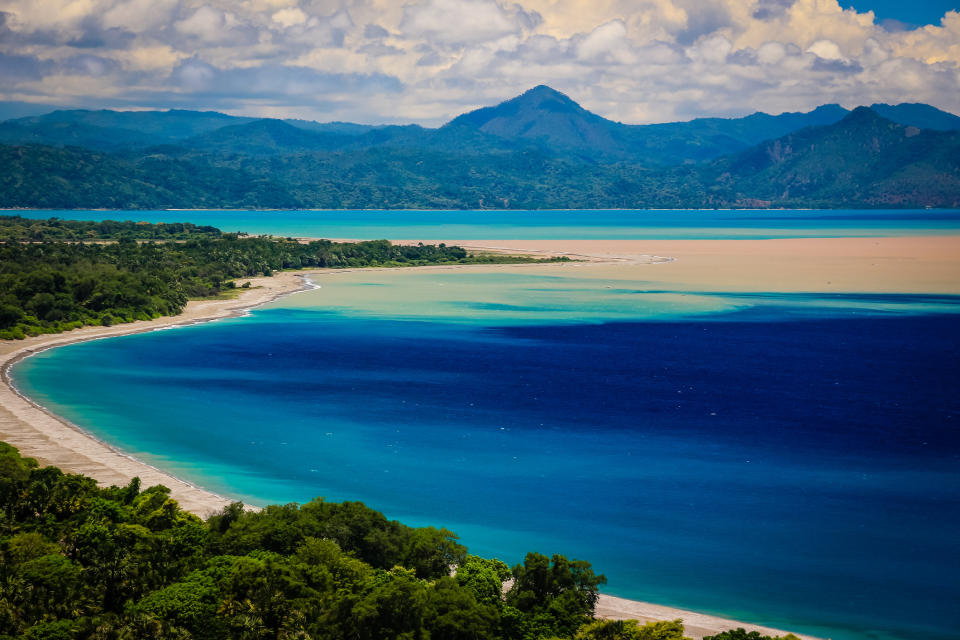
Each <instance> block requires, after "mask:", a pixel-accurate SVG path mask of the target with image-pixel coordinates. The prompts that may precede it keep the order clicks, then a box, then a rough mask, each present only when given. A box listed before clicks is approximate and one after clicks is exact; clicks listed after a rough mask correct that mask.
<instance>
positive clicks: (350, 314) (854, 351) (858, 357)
mask: <svg viewBox="0 0 960 640" xmlns="http://www.w3.org/2000/svg"><path fill="white" fill-rule="evenodd" d="M373 273H374V272H369V274H370V275H367V274H360V275H356V274H346V275H349V276H351V277H344V276H343V275H337V276H334V277H331V278H324V279H322V280H321V281H320V282H321V285H322V286H321V288H320V289H316V290H314V291H310V292H305V293H302V294H297V295H294V296H290V297H287V298H284V299H282V300H280V301H277V302H275V303H273V304H271V305H268V306H267V307H266V308H262V309H259V310H256V311H254V312H253V313H252V314H250V315H249V316H248V317H243V318H235V319H230V320H225V321H218V322H214V323H208V324H203V325H196V326H191V327H185V328H178V329H174V330H168V331H158V332H153V333H149V334H141V335H134V336H127V337H122V338H115V339H110V340H99V341H94V342H88V343H81V344H76V345H71V346H68V347H64V348H60V349H56V350H52V351H47V352H43V353H41V354H39V355H36V356H34V357H31V358H28V359H27V360H25V361H23V362H22V363H21V364H19V365H18V366H17V367H16V368H15V369H14V378H15V382H16V383H17V384H18V385H19V386H20V387H21V389H23V390H24V391H25V392H27V393H28V394H29V395H30V396H31V397H33V398H35V399H36V400H37V401H38V402H40V403H42V404H44V405H46V406H48V407H49V408H51V409H52V410H54V411H55V412H57V413H59V414H61V415H64V416H66V417H67V418H69V419H70V420H72V421H74V422H75V423H76V424H78V425H80V426H81V427H83V428H84V429H87V430H89V431H91V432H92V433H94V434H95V435H97V436H98V437H101V438H103V439H105V440H107V441H109V442H111V443H112V444H114V445H117V446H119V447H121V448H122V449H123V450H125V451H127V452H130V453H132V454H133V455H136V456H137V457H140V458H142V459H144V460H146V461H147V462H150V463H152V464H155V465H157V466H160V467H162V468H164V469H166V470H169V471H171V472H173V473H174V474H176V475H179V476H181V477H183V478H185V479H188V480H190V481H192V482H194V483H196V484H198V485H200V486H203V487H206V488H208V489H211V490H214V491H217V492H220V493H223V494H225V495H230V496H237V497H240V498H243V499H244V500H247V501H249V502H252V503H255V504H267V503H286V502H291V501H296V502H304V501H307V500H310V499H311V498H313V497H316V496H325V497H326V498H327V499H330V500H362V501H363V502H365V503H367V504H368V505H370V506H371V507H373V508H375V509H378V510H382V511H384V512H385V513H386V514H387V515H388V517H391V518H397V519H400V520H402V521H404V522H407V523H409V524H413V525H434V526H443V527H447V528H448V529H451V530H453V531H455V532H456V533H457V534H459V535H460V536H461V540H462V542H464V543H465V544H466V545H468V547H469V548H470V549H471V551H472V552H474V553H479V554H482V555H489V556H497V557H500V558H502V559H504V560H506V561H507V562H509V563H511V564H513V563H516V562H519V561H521V560H522V558H523V555H524V554H525V553H526V552H527V551H539V552H542V553H546V554H553V553H563V554H566V555H567V556H568V557H576V558H582V559H587V560H589V561H591V562H592V563H593V565H594V567H595V568H596V569H597V570H598V571H599V572H602V573H604V574H606V575H607V577H608V578H609V585H608V586H607V587H606V588H605V591H606V592H608V593H613V594H616V595H620V596H624V597H629V598H636V599H642V600H650V601H655V602H659V603H663V604H669V605H675V606H681V607H686V608H692V609H696V610H700V611H705V612H713V613H719V614H723V615H727V616H730V617H734V618H739V619H743V620H749V621H752V622H757V623H763V624H768V625H771V626H777V627H781V628H789V629H792V630H795V631H803V632H808V633H812V634H815V635H820V636H822V637H831V638H834V639H835V640H853V639H858V640H865V639H873V640H881V639H882V640H889V639H897V640H907V639H911V640H916V639H924V638H931V639H932V638H945V637H951V636H952V635H954V634H955V632H956V629H957V628H960V614H958V609H957V607H956V603H957V602H958V600H960V579H958V572H957V571H956V569H957V567H958V561H960V557H958V551H957V546H956V535H957V531H958V530H960V474H958V469H960V436H958V435H957V431H956V427H957V421H958V419H960V394H958V393H957V390H958V389H960V314H958V312H960V306H958V302H960V300H958V298H957V297H953V296H923V295H844V294H829V295H828V294H812V293H804V294H781V293H762V292H760V293H754V294H744V293H737V294H723V293H710V294H703V293H696V292H682V291H659V290H658V291H653V290H647V289H644V288H643V287H639V286H638V287H630V286H626V285H623V286H611V287H609V288H607V287H603V288H602V289H598V287H597V284H596V282H594V281H588V280H585V279H580V278H578V277H576V275H575V274H571V275H570V276H565V277H556V276H555V275H548V274H546V273H543V274H539V273H534V272H529V271H528V272H523V273H519V272H503V273H496V274H494V273H484V272H478V273H472V272H469V271H460V272H456V273H452V272H437V271H401V272H391V273H389V274H383V273H380V274H378V275H373Z"/></svg>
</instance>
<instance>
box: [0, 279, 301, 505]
mask: <svg viewBox="0 0 960 640" xmlns="http://www.w3.org/2000/svg"><path fill="white" fill-rule="evenodd" d="M249 280H250V282H251V288H250V289H249V290H244V291H242V292H241V293H240V295H239V296H238V297H237V298H236V299H232V300H202V301H190V302H188V303H187V306H186V309H185V310H184V312H183V313H182V314H180V315H178V316H171V317H165V318H158V319H156V320H150V321H138V322H132V323H129V324H121V325H114V326H112V327H82V328H80V329H75V330H73V331H70V332H68V333H61V334H56V335H43V336H36V337H32V338H27V339H26V340H16V341H9V340H0V373H2V378H3V384H2V385H0V440H2V441H4V442H8V443H10V444H12V445H13V446H15V447H17V448H18V449H19V450H20V453H21V454H22V455H24V456H29V457H32V458H36V459H37V460H38V461H39V462H40V463H41V464H47V465H53V466H56V467H59V468H60V469H63V470H64V471H70V472H73V473H82V474H84V475H87V476H90V477H92V478H96V480H97V481H98V482H99V483H100V484H101V485H104V486H109V485H125V484H127V483H128V482H130V479H131V478H133V477H135V476H139V477H140V480H141V483H142V486H144V487H149V486H153V485H157V484H162V485H164V486H167V487H169V488H170V494H171V496H172V497H173V498H175V499H176V500H177V501H178V502H179V503H180V505H181V506H183V508H185V509H187V510H189V511H192V512H193V513H195V514H197V515H199V516H201V517H203V516H207V515H209V514H211V513H213V512H215V511H218V510H219V509H221V508H222V507H223V506H224V505H227V504H229V503H230V502H231V500H230V499H229V498H227V497H224V496H218V495H216V494H214V493H211V492H209V491H205V490H203V489H200V488H198V487H195V486H193V485H191V484H188V483H186V482H183V481H182V480H179V479H178V478H175V477H173V476H171V475H169V474H167V473H164V472H163V471H161V470H159V469H156V468H154V467H151V466H149V465H147V464H144V463H143V462H140V461H139V460H136V459H134V458H131V457H129V456H127V455H124V454H122V453H120V452H119V451H117V450H116V449H114V448H113V447H111V446H109V445H107V444H106V443H104V442H101V441H100V440H97V439H96V438H94V437H92V436H91V435H89V434H87V433H85V432H83V431H81V430H80V429H79V428H77V427H75V426H74V425H72V424H70V423H69V422H67V421H65V420H63V419H61V418H60V417H58V416H56V415H54V414H52V413H50V412H48V411H46V410H45V409H43V408H42V407H40V406H38V405H36V404H34V403H32V402H30V401H29V400H28V399H26V398H24V397H23V396H21V395H20V394H18V393H17V392H16V390H15V389H14V388H13V387H11V385H10V379H9V376H8V369H9V368H10V366H11V365H12V364H14V363H15V362H17V361H18V360H20V359H21V358H24V357H29V356H30V355H31V354H33V353H36V352H38V351H42V350H44V349H49V348H52V347H58V346H63V345H66V344H70V343H73V342H81V341H85V340H97V339H100V338H108V337H113V336H121V335H126V334H130V333H140V332H144V331H154V330H157V329H163V328H166V327H173V326H178V325H186V324H193V323H196V322H204V321H208V320H215V319H218V318H225V317H230V316H235V315H238V314H241V313H243V312H245V311H246V310H248V309H250V308H251V307H255V306H258V305H261V304H263V303H265V302H269V301H271V300H274V299H276V298H278V297H280V296H282V295H285V294H288V293H293V292H294V291H298V290H300V289H302V288H304V281H303V278H302V277H299V275H297V274H294V273H279V274H277V275H275V276H273V277H272V278H249Z"/></svg>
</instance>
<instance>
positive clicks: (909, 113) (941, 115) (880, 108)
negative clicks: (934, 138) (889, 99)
mask: <svg viewBox="0 0 960 640" xmlns="http://www.w3.org/2000/svg"><path fill="white" fill-rule="evenodd" d="M870 109H872V110H873V111H875V112H876V113H877V114H879V115H881V116H883V117H884V118H886V119H887V120H891V121H893V122H896V123H897V124H902V125H906V126H913V127H918V128H920V129H934V130H937V131H960V116H955V115H953V114H952V113H947V112H946V111H941V110H940V109H937V108H936V107H931V106H930V105H928V104H918V103H907V102H904V103H902V104H894V105H889V104H872V105H870Z"/></svg>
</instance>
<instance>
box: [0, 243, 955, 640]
mask: <svg viewBox="0 0 960 640" xmlns="http://www.w3.org/2000/svg"><path fill="white" fill-rule="evenodd" d="M449 244H460V245H461V246H466V247H468V248H472V249H476V250H487V251H497V252H518V253H531V254H538V255H568V256H570V257H571V258H573V259H577V260H580V261H578V262H573V263H566V264H548V265H497V266H478V267H473V266H454V267H426V268H437V269H440V268H444V269H447V268H455V269H496V270H506V271H513V270H525V269H547V270H551V271H553V270H558V271H561V272H567V273H569V270H576V272H577V275H578V276H580V277H597V278H615V279H631V280H641V281H644V282H647V283H649V282H656V283H661V284H662V285H664V286H672V287H676V288H677V289H678V290H698V289H699V290H703V291H820V292H823V291H837V292H871V293H931V294H960V237H958V236H931V237H916V238H911V237H898V238H841V239H799V240H797V239H791V240H653V241H643V240H629V241H617V240H583V241H566V240H556V241H554V240H544V241H534V240H490V241H482V242H481V241H469V242H457V241H455V240H451V241H449ZM343 272H344V271H323V272H305V273H304V274H306V275H314V276H320V277H325V276H332V275H334V274H336V273H343ZM304 274H297V273H289V272H288V273H279V274H277V275H275V276H274V277H272V278H252V279H250V280H251V284H252V288H251V289H249V290H244V291H242V292H241V293H240V295H239V297H238V298H236V299H231V300H211V301H191V302H190V303H188V305H187V308H186V310H185V311H184V313H183V314H181V315H179V316H175V317H169V318H160V319H157V320H153V321H149V322H135V323H131V324H125V325H117V326H113V327H86V328H82V329H78V330H74V331H71V332H69V333H65V334H59V335H51V336H38V337H34V338H29V339H27V340H22V341H0V369H2V374H3V384H2V385H0V440H3V441H6V442H9V443H10V444H12V445H14V446H16V447H18V448H19V449H20V451H21V453H22V454H23V455H25V456H31V457H34V458H37V459H38V460H39V461H40V462H41V463H43V464H50V465H54V466H57V467H60V468H61V469H63V470H65V471H70V472H75V473H83V474H85V475H88V476H91V477H93V478H96V479H97V480H98V481H99V482H100V483H101V484H103V485H111V484H116V485H123V484H126V483H127V482H129V480H130V479H131V478H132V477H134V476H139V477H140V478H141V481H142V483H143V486H151V485H155V484H163V485H166V486H168V487H170V489H171V494H172V496H173V497H174V498H175V499H177V500H178V501H179V502H180V504H181V505H182V506H183V507H184V508H186V509H188V510H190V511H192V512H194V513H196V514H198V515H200V516H206V515H208V514H210V513H212V512H214V511H216V510H219V509H220V508H222V507H223V506H224V505H225V504H227V503H229V502H230V499H229V497H227V496H219V495H216V494H213V493H211V492H209V491H205V490H203V489H202V488H199V487H195V486H192V485H190V484H188V483H186V482H183V481H182V480H179V479H177V478H175V477H173V476H171V475H169V474H166V473H164V472H163V471H161V470H159V469H156V468H153V467H151V466H148V465H146V464H144V463H142V462H140V461H138V460H136V459H133V458H131V457H129V456H126V455H124V454H122V453H121V452H119V451H117V450H116V449H114V448H112V447H111V446H109V445H108V444H106V443H103V442H101V441H99V440H97V439H95V438H93V437H92V436H90V435H89V434H86V433H85V432H83V431H81V430H80V429H78V428H76V427H75V426H73V425H71V424H69V423H68V422H66V421H64V420H62V419H60V418H58V417H57V416H55V415H53V414H52V413H49V412H47V411H46V410H44V409H43V408H41V407H39V406H37V405H35V404H33V403H32V402H30V401H29V400H27V399H26V398H24V397H22V396H20V395H19V394H18V393H17V392H16V391H15V390H14V389H13V388H12V387H11V386H10V384H9V378H8V375H7V373H8V368H9V367H10V366H11V365H12V364H13V363H15V362H16V361H17V360H19V359H21V358H24V357H29V355H31V354H32V353H35V352H37V351H40V350H44V349H48V348H51V347H57V346H62V345H65V344H69V343H73V342H79V341H84V340H94V339H99V338H106V337H112V336H119V335H125V334H129V333H137V332H144V331H152V330H156V329H161V328H166V327H172V326H177V325H184V324H191V323H196V322H202V321H209V320H215V319H218V318H224V317H230V316H235V315H238V314H242V313H243V312H245V311H246V310H248V309H250V308H252V307H255V306H258V305H261V304H264V303H266V302H269V301H271V300H274V299H276V298H278V297H279V296H282V295H285V294H288V293H292V292H295V291H297V290H300V289H303V288H304V287H305V284H304V279H303V278H302V277H301V276H302V275H304ZM374 506H375V505H374ZM597 615H598V616H600V617H605V618H614V619H620V618H635V619H639V620H642V621H643V620H657V619H674V618H682V619H683V620H684V621H685V623H686V625H687V635H688V636H690V637H693V638H702V637H703V636H705V635H710V634H713V633H717V632H720V631H722V630H725V629H730V628H733V627H737V626H743V627H745V628H747V629H748V630H758V631H760V632H762V633H768V634H783V633H784V632H783V631H777V630H775V629H769V628H765V627H758V626H755V625H748V624H744V623H740V622H736V621H733V620H728V619H724V618H718V617H714V616H709V615H704V614H699V613H694V612H690V611H683V610H680V609H674V608H670V607H664V606H660V605H655V604H650V603H643V602H636V601H631V600H625V599H622V598H617V597H613V596H607V595H604V596H601V599H600V603H599V605H598V607H597ZM801 637H803V638H809V636H801Z"/></svg>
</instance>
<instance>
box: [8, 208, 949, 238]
mask: <svg viewBox="0 0 960 640" xmlns="http://www.w3.org/2000/svg"><path fill="white" fill-rule="evenodd" d="M15 213H16V214H17V215H22V216H26V217H32V218H48V217H51V216H56V217H60V218H63V219H68V220H137V221H145V222H193V223H196V224H205V225H212V226H215V227H218V228H220V229H223V230H224V231H245V232H247V233H252V234H271V235H277V236H295V237H311V238H352V239H364V240H370V239H378V238H389V239H391V240H488V239H495V238H499V239H514V240H522V239H539V240H557V239H564V240H569V239H595V240H629V239H664V240H674V239H715V238H727V239H768V238H811V237H852V236H895V235H933V234H957V233H960V210H924V209H918V210H910V209H897V210H859V209H855V210H829V211H827V210H775V211H750V210H737V211H729V210H720V211H703V210H668V211H656V210H635V211H631V210H622V211H621V210H614V211H611V210H595V211H589V210H587V211H339V210H338V211H330V210H318V211H109V210H98V211H78V210H66V211H49V210H26V211H17V212H15Z"/></svg>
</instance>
